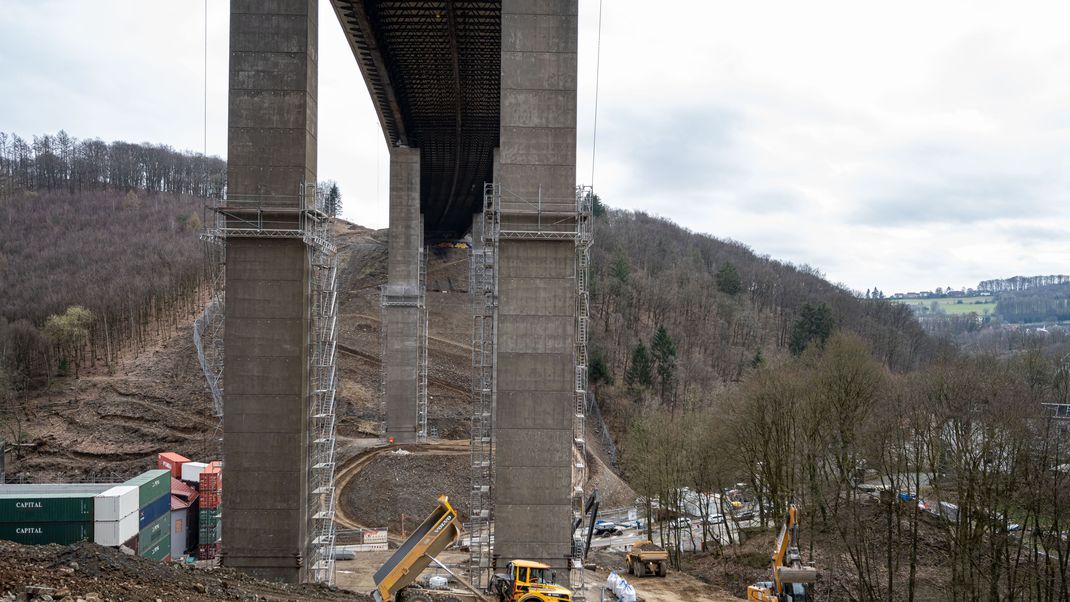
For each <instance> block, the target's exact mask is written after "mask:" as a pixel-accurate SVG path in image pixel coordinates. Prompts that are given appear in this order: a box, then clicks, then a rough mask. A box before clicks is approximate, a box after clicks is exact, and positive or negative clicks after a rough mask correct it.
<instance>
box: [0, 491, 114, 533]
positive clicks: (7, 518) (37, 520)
mask: <svg viewBox="0 0 1070 602" xmlns="http://www.w3.org/2000/svg"><path fill="white" fill-rule="evenodd" d="M110 487H111V485H106V484H83V485H3V486H0V539H8V540H11V541H15V542H18V543H24V544H46V543H58V544H71V543H75V542H78V541H85V540H90V541H92V540H93V520H94V519H93V497H94V496H96V495H97V494H98V493H100V492H102V491H104V490H106V489H108V488H110Z"/></svg>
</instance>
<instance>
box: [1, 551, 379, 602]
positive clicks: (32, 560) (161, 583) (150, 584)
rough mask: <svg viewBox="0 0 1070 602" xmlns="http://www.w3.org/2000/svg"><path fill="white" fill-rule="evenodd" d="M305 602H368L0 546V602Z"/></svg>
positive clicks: (210, 572) (165, 566)
mask: <svg viewBox="0 0 1070 602" xmlns="http://www.w3.org/2000/svg"><path fill="white" fill-rule="evenodd" d="M51 600H64V601H66V602H76V601H81V602H91V601H93V600H97V601H99V602H109V601H110V602H125V601H137V602H142V601H147V602H157V601H168V602H170V601H172V600H183V601H195V602H202V601H208V600H241V601H250V602H251V601H257V602H260V601H280V602H281V601H290V600H295V601H302V602H303V601H311V600H346V601H359V602H367V601H370V600H371V598H370V597H369V596H366V595H363V594H356V593H352V592H347V591H343V590H339V589H335V588H329V587H324V586H320V585H299V586H295V585H286V584H280V583H269V582H266V581H260V580H257V579H254V578H252V577H249V576H247V575H244V574H241V573H238V572H236V571H232V570H230V569H223V568H212V569H200V568H194V567H192V566H189V565H179V564H174V563H160V562H154V561H151V560H146V559H144V558H139V557H136V556H130V555H127V554H123V553H122V552H119V551H118V550H115V549H111V548H103V547H100V546H98V545H95V544H91V543H84V542H83V543H78V544H74V545H70V546H59V545H47V546H23V545H18V544H14V543H11V542H8V541H0V602H14V601H18V602H34V601H37V602H48V601H51Z"/></svg>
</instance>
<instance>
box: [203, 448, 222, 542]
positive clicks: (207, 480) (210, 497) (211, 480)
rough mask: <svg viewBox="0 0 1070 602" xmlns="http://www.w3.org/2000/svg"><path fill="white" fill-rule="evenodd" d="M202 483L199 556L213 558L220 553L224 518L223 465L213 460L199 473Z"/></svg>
mask: <svg viewBox="0 0 1070 602" xmlns="http://www.w3.org/2000/svg"><path fill="white" fill-rule="evenodd" d="M197 479H198V482H199V485H200V494H201V496H200V503H201V506H200V514H199V516H198V525H199V528H198V533H197V535H198V544H199V545H198V546H197V558H199V559H201V560H211V559H212V558H215V557H216V556H218V555H219V550H220V545H221V544H220V540H221V538H222V525H221V521H222V519H223V467H222V465H221V464H220V463H219V462H212V463H211V464H209V465H207V466H205V467H204V468H203V469H201V470H200V474H198V475H197Z"/></svg>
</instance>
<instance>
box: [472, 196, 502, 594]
mask: <svg viewBox="0 0 1070 602" xmlns="http://www.w3.org/2000/svg"><path fill="white" fill-rule="evenodd" d="M494 215H495V214H494V213H493V212H485V213H484V214H483V219H484V226H483V239H482V240H481V241H475V240H473V241H472V242H473V244H472V250H471V264H470V265H471V269H470V273H469V290H470V291H471V295H472V313H473V329H472V401H473V403H472V408H473V409H472V430H471V432H472V438H471V443H470V449H471V461H472V467H471V468H472V473H471V495H470V501H469V503H470V509H471V513H470V514H471V524H470V527H469V547H468V549H469V556H470V564H469V566H470V575H471V579H472V582H473V583H474V584H475V586H476V587H478V588H482V589H486V588H487V587H490V579H491V576H492V573H493V570H494V557H493V541H492V531H491V521H492V520H493V493H492V491H493V482H494V394H495V386H494V376H495V366H494V364H495V342H496V338H495V326H496V320H497V307H498V278H497V266H496V265H495V261H496V258H497V250H498V239H497V236H496V232H497V230H496V228H495V227H494V224H493V223H492V222H493V219H494ZM488 222H491V223H488ZM477 247H478V248H477Z"/></svg>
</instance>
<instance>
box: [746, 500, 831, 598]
mask: <svg viewBox="0 0 1070 602" xmlns="http://www.w3.org/2000/svg"><path fill="white" fill-rule="evenodd" d="M815 581H817V569H815V568H814V567H812V566H804V565H803V563H802V556H801V555H800V554H799V509H798V508H796V507H795V504H791V505H790V506H788V512H787V515H785V517H784V524H783V525H782V526H781V527H780V535H779V536H778V537H777V541H776V547H775V548H774V549H773V580H772V581H762V582H761V583H755V584H754V585H752V586H750V587H748V588H747V600H749V601H750V602H807V601H809V600H811V598H810V586H811V585H813V583H814V582H815Z"/></svg>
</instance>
